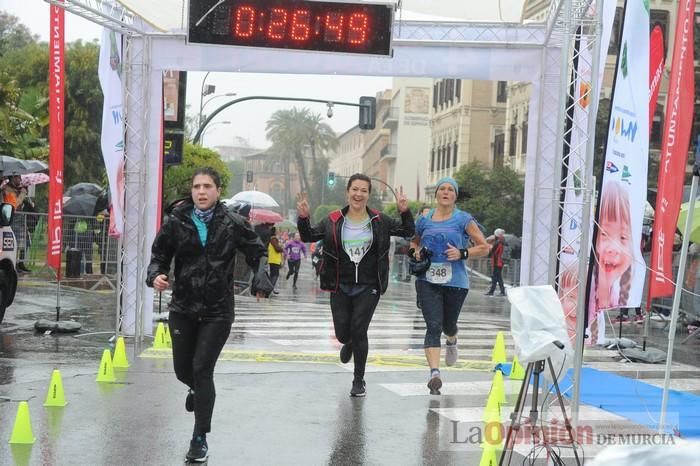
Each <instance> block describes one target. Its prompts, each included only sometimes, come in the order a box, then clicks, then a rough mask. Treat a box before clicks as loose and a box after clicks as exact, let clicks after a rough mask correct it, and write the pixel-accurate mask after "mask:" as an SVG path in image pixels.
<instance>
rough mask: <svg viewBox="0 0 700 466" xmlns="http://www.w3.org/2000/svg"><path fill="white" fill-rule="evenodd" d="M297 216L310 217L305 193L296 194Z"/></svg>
mask: <svg viewBox="0 0 700 466" xmlns="http://www.w3.org/2000/svg"><path fill="white" fill-rule="evenodd" d="M297 215H298V216H299V217H300V218H309V217H310V216H311V212H310V211H309V200H308V198H307V194H306V193H299V194H297Z"/></svg>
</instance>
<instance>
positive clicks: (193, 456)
mask: <svg viewBox="0 0 700 466" xmlns="http://www.w3.org/2000/svg"><path fill="white" fill-rule="evenodd" d="M208 456H209V446H208V445H207V439H206V438H204V437H202V436H199V435H198V436H197V437H195V438H193V439H192V440H190V449H189V451H188V452H187V456H186V458H187V461H194V462H195V463H203V462H205V461H206V460H207V457H208Z"/></svg>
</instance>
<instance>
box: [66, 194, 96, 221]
mask: <svg viewBox="0 0 700 466" xmlns="http://www.w3.org/2000/svg"><path fill="white" fill-rule="evenodd" d="M98 199H99V197H98V196H93V195H92V194H87V193H83V194H78V195H77V196H73V197H71V198H70V199H68V200H67V201H66V203H65V204H63V213H64V214H66V215H83V216H86V217H92V216H93V215H96V214H97V212H96V210H95V208H96V207H97V201H98Z"/></svg>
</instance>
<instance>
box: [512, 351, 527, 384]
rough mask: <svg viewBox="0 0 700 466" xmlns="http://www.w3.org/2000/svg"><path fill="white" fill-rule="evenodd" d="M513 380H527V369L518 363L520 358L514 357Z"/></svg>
mask: <svg viewBox="0 0 700 466" xmlns="http://www.w3.org/2000/svg"><path fill="white" fill-rule="evenodd" d="M510 378H511V380H523V379H524V378H525V369H523V366H521V365H520V362H518V357H517V356H515V355H513V364H512V365H511V366H510Z"/></svg>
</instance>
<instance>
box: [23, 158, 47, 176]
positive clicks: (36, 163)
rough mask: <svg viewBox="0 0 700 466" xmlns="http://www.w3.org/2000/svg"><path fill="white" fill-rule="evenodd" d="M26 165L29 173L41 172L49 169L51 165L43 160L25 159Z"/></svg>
mask: <svg viewBox="0 0 700 466" xmlns="http://www.w3.org/2000/svg"><path fill="white" fill-rule="evenodd" d="M23 162H24V165H25V166H26V167H27V170H29V172H28V173H39V172H46V171H49V166H48V165H47V164H46V162H42V161H41V160H34V159H32V160H23Z"/></svg>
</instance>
